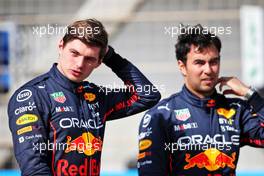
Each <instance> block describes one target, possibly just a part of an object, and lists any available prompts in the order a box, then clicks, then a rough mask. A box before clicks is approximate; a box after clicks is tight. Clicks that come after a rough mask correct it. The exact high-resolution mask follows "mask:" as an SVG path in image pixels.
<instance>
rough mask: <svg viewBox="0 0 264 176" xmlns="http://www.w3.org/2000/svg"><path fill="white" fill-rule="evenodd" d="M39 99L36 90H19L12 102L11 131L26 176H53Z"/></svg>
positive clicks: (16, 153)
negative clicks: (49, 163)
mask: <svg viewBox="0 0 264 176" xmlns="http://www.w3.org/2000/svg"><path fill="white" fill-rule="evenodd" d="M44 111H47V110H45V109H44V108H43V104H42V103H41V101H40V97H39V95H38V94H37V91H36V89H34V88H33V87H30V88H22V89H19V90H17V91H16V92H15V93H14V95H13V96H12V97H11V99H10V100H9V104H8V117H9V128H10V130H11V133H12V138H13V147H14V153H15V157H16V160H17V162H18V164H19V167H20V169H21V174H22V175H23V176H33V175H34V176H35V175H38V176H42V175H52V174H51V168H50V167H49V166H48V161H49V158H48V157H47V156H48V155H47V150H46V148H44V147H47V145H46V144H47V130H46V129H47V124H45V122H44V120H43V119H44V118H46V117H45V113H44Z"/></svg>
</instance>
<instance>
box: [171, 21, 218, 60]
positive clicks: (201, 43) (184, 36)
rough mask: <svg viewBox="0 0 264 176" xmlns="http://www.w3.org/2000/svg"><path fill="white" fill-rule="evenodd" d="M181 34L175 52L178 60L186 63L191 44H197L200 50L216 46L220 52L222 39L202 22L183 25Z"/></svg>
mask: <svg viewBox="0 0 264 176" xmlns="http://www.w3.org/2000/svg"><path fill="white" fill-rule="evenodd" d="M180 29H181V30H180V32H181V34H180V35H179V36H178V40H177V43H176V44H175V52H176V58H177V60H181V61H182V62H183V63H184V64H186V60H187V54H188V53H189V52H190V49H191V45H194V46H197V47H198V48H199V50H202V49H204V48H207V47H210V46H215V48H216V49H217V50H218V52H219V53H220V51H221V41H220V39H219V38H218V37H217V36H216V35H213V34H211V33H210V32H209V31H208V30H205V29H204V28H203V27H202V26H201V25H200V24H198V25H196V26H181V27H180Z"/></svg>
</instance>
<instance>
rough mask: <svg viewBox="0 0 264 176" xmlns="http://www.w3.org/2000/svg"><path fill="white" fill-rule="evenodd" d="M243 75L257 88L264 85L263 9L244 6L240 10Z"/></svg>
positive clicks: (247, 81)
mask: <svg viewBox="0 0 264 176" xmlns="http://www.w3.org/2000/svg"><path fill="white" fill-rule="evenodd" d="M240 22H241V23H240V25H241V33H240V36H241V53H242V54H241V56H242V77H243V80H244V82H245V83H247V84H249V85H252V86H254V87H257V88H261V87H263V86H264V57H263V56H264V55H263V49H264V48H263V9H262V8H261V7H259V6H242V8H241V11H240Z"/></svg>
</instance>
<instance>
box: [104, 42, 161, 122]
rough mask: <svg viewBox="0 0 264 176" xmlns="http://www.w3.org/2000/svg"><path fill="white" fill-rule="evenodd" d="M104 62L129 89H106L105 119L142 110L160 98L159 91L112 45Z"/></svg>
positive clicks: (120, 116)
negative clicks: (116, 51)
mask: <svg viewBox="0 0 264 176" xmlns="http://www.w3.org/2000/svg"><path fill="white" fill-rule="evenodd" d="M103 62H104V63H105V64H106V65H107V66H108V67H110V68H111V69H112V71H113V72H114V73H115V74H116V75H117V76H118V77H119V78H121V79H122V81H123V82H124V84H125V85H126V86H127V89H120V90H116V89H111V90H110V89H107V88H106V89H104V90H105V92H103V93H104V95H105V96H106V101H105V107H107V112H106V114H105V117H104V120H113V119H118V118H122V117H126V116H129V115H133V114H136V113H138V112H142V111H144V110H146V109H148V108H151V107H152V106H154V105H155V104H156V103H158V101H159V100H160V97H161V95H160V93H159V91H158V90H157V89H156V88H155V87H154V86H153V84H152V83H151V82H150V81H149V80H148V79H147V78H146V77H145V76H144V75H143V74H142V73H141V72H140V71H139V70H138V69H137V68H136V67H135V66H134V65H133V64H131V63H130V62H129V61H127V60H126V59H124V58H122V57H121V56H120V55H119V54H117V53H115V51H114V49H113V48H112V47H109V51H108V52H107V55H106V56H105V58H104V60H103Z"/></svg>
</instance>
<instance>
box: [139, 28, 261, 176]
mask: <svg viewBox="0 0 264 176" xmlns="http://www.w3.org/2000/svg"><path fill="white" fill-rule="evenodd" d="M187 31H188V33H184V34H181V35H179V36H178V41H177V44H176V45H175V47H176V57H177V60H178V66H179V69H180V72H181V74H182V75H183V77H184V86H183V87H182V90H181V91H180V92H179V93H176V94H174V95H172V96H171V97H169V98H167V99H164V100H162V101H161V102H160V103H159V104H158V105H156V106H155V107H153V108H152V109H151V110H149V111H148V112H147V113H146V114H145V116H144V117H143V119H142V121H141V123H140V130H139V155H138V169H139V175H140V176H168V175H175V176H176V175H177V176H187V175H188V176H189V175H197V176H221V175H226V176H232V175H235V173H236V172H235V171H236V164H237V161H238V157H239V150H240V147H241V146H243V145H245V144H249V145H252V146H258V147H264V101H263V99H262V98H261V97H260V96H259V94H258V93H257V92H255V91H254V90H253V89H251V88H250V87H249V86H246V85H244V84H243V83H242V82H241V81H239V80H238V79H237V78H235V77H221V78H219V70H220V51H221V41H220V39H219V38H218V37H216V36H213V35H211V34H210V33H208V31H205V30H203V28H202V26H200V25H198V26H195V27H192V29H191V30H187ZM197 31H198V32H197ZM218 83H219V84H220V90H221V89H222V87H223V86H226V87H228V88H229V89H227V90H225V91H224V92H223V94H235V95H238V96H242V97H245V98H246V99H247V100H245V101H243V100H242V99H238V98H226V97H225V96H224V95H223V94H219V93H217V91H216V89H215V86H216V85H217V84H218Z"/></svg>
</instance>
